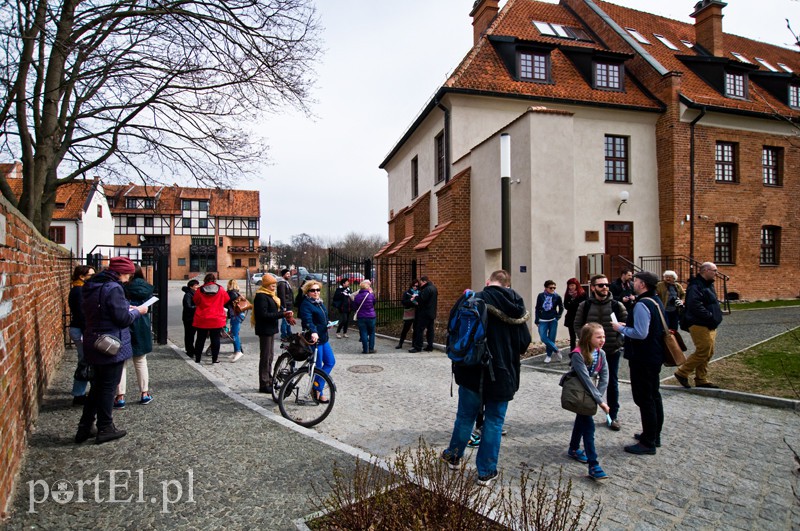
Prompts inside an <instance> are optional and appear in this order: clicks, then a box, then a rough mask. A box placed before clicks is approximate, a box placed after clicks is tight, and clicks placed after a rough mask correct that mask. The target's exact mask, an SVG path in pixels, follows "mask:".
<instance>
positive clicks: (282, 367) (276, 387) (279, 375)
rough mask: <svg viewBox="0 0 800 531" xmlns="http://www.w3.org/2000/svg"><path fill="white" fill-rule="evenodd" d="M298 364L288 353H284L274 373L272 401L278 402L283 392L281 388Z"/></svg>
mask: <svg viewBox="0 0 800 531" xmlns="http://www.w3.org/2000/svg"><path fill="white" fill-rule="evenodd" d="M296 364H297V362H296V361H294V359H293V358H292V355H291V354H289V353H288V352H284V353H283V354H281V355H280V357H279V358H278V362H277V363H276V364H275V368H274V369H273V371H272V400H273V401H275V402H277V401H278V394H279V393H280V392H281V386H283V383H284V382H285V381H286V380H287V379H288V378H289V376H291V375H292V373H293V372H294V371H295V369H296V367H295V365H296Z"/></svg>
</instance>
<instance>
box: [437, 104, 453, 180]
mask: <svg viewBox="0 0 800 531" xmlns="http://www.w3.org/2000/svg"><path fill="white" fill-rule="evenodd" d="M436 106H437V107H439V108H440V109H441V110H442V112H444V182H445V184H446V183H449V182H450V109H448V108H447V107H445V106H444V105H442V103H441V102H440V101H437V102H436Z"/></svg>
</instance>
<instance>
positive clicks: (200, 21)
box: [0, 0, 319, 232]
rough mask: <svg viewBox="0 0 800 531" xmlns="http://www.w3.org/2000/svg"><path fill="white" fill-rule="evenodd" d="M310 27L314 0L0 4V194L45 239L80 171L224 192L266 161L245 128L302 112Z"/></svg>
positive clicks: (310, 57) (35, 0)
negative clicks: (60, 191) (185, 181)
mask: <svg viewBox="0 0 800 531" xmlns="http://www.w3.org/2000/svg"><path fill="white" fill-rule="evenodd" d="M317 30H318V27H317V17H316V13H315V10H314V8H313V5H312V0H206V1H202V0H160V1H159V0H116V1H109V0H93V1H87V0H49V1H48V0H0V85H2V93H0V126H1V127H2V129H0V131H1V132H0V135H1V136H0V150H1V151H0V152H2V153H3V155H4V156H5V157H9V158H11V159H19V160H21V161H22V167H23V190H22V195H21V196H20V197H19V199H17V197H15V196H14V194H13V193H12V191H11V188H10V187H9V185H8V183H7V182H6V181H5V180H4V179H3V178H0V191H2V193H3V195H4V196H5V197H6V199H8V200H9V201H11V202H12V203H13V204H14V205H16V206H17V207H18V208H19V209H20V210H21V211H22V213H23V214H24V215H25V216H26V217H28V218H29V219H30V220H31V221H32V222H33V223H34V224H35V225H36V227H37V228H38V229H39V230H40V231H43V232H45V231H46V230H47V228H48V227H49V224H50V219H51V217H52V213H53V208H54V203H55V192H56V189H57V188H58V186H61V185H63V184H66V183H69V182H71V181H73V180H75V179H77V178H82V177H83V176H84V175H86V174H87V173H89V172H91V174H92V176H95V175H99V176H101V177H112V178H113V177H114V176H120V175H125V176H126V178H128V179H129V178H130V175H131V174H133V175H136V176H137V177H138V178H139V179H141V180H142V181H143V182H145V183H148V182H150V183H156V182H172V181H173V174H176V173H177V174H181V173H183V174H184V175H187V176H191V177H193V178H194V179H196V181H197V182H198V183H199V184H202V185H206V186H223V187H225V186H229V185H230V184H231V183H232V182H233V181H234V179H235V177H236V176H238V175H240V174H242V173H243V172H248V171H250V170H251V169H252V167H253V166H252V165H253V163H254V162H255V161H257V160H260V159H261V157H262V156H263V154H264V153H265V152H266V146H265V145H264V143H263V141H262V140H261V139H259V138H258V137H257V136H255V135H254V133H253V132H252V131H250V130H248V129H247V127H248V124H253V122H254V121H255V119H256V118H257V117H259V116H262V115H264V113H266V112H273V111H275V110H277V109H279V108H281V107H283V106H285V105H290V106H294V107H297V108H300V109H303V110H305V111H307V108H306V103H307V101H308V98H309V89H310V84H311V74H312V70H311V68H312V66H313V61H314V60H315V59H316V56H317V55H318V53H319V44H318V41H317V39H316V33H317ZM162 175H164V177H161V176H162Z"/></svg>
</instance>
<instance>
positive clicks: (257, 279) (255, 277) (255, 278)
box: [250, 273, 264, 286]
mask: <svg viewBox="0 0 800 531" xmlns="http://www.w3.org/2000/svg"><path fill="white" fill-rule="evenodd" d="M263 277H264V273H253V277H252V278H251V279H250V280H252V281H253V284H255V285H256V286H260V285H261V279H262V278H263Z"/></svg>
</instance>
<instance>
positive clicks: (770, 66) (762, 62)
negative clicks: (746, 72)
mask: <svg viewBox="0 0 800 531" xmlns="http://www.w3.org/2000/svg"><path fill="white" fill-rule="evenodd" d="M756 61H758V62H759V63H761V64H762V65H764V66H765V67H766V68H768V69H769V70H772V71H773V72H777V71H778V69H777V68H775V67H774V66H772V65H771V64H769V63H768V62H767V60H766V59H762V58H760V57H756Z"/></svg>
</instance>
